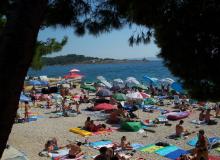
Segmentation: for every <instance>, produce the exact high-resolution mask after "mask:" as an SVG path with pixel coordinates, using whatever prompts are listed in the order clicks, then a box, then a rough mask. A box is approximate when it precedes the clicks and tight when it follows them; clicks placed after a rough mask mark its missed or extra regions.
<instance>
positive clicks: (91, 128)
mask: <svg viewBox="0 0 220 160" xmlns="http://www.w3.org/2000/svg"><path fill="white" fill-rule="evenodd" d="M88 130H89V131H90V132H98V131H105V130H106V125H105V124H98V125H95V124H94V121H93V120H91V121H90V124H89V126H88Z"/></svg>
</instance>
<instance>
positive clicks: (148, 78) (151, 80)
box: [143, 75, 158, 84]
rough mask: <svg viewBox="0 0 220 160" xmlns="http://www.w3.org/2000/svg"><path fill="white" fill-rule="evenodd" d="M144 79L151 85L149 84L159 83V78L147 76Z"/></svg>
mask: <svg viewBox="0 0 220 160" xmlns="http://www.w3.org/2000/svg"><path fill="white" fill-rule="evenodd" d="M143 79H144V80H145V81H146V82H147V83H149V84H157V83H158V79H157V78H151V77H148V76H147V75H145V76H144V77H143Z"/></svg>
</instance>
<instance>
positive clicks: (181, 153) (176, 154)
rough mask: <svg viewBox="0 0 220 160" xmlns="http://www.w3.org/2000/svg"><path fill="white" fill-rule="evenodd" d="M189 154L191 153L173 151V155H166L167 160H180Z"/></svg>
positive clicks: (180, 150) (178, 150)
mask: <svg viewBox="0 0 220 160" xmlns="http://www.w3.org/2000/svg"><path fill="white" fill-rule="evenodd" d="M188 153H189V152H188V151H186V150H183V149H177V150H175V151H173V152H171V153H169V154H167V155H165V157H166V158H169V159H173V160H175V159H177V158H179V157H180V156H181V155H186V154H188Z"/></svg>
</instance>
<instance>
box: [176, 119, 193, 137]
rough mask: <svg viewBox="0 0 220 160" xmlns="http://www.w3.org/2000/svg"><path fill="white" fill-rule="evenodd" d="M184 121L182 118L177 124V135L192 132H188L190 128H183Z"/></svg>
mask: <svg viewBox="0 0 220 160" xmlns="http://www.w3.org/2000/svg"><path fill="white" fill-rule="evenodd" d="M183 123H184V121H183V120H180V121H179V124H177V125H176V136H177V137H181V136H187V135H189V134H190V133H189V132H188V130H186V129H184V128H183V126H182V125H183Z"/></svg>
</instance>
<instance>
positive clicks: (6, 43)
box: [0, 0, 48, 159]
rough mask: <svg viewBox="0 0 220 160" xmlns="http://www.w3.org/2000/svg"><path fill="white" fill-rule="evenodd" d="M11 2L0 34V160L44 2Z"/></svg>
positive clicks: (12, 120) (19, 0)
mask: <svg viewBox="0 0 220 160" xmlns="http://www.w3.org/2000/svg"><path fill="white" fill-rule="evenodd" d="M12 3H14V4H12V5H11V7H10V9H9V10H8V15H7V23H6V26H5V28H4V29H3V31H2V32H1V35H0V70H1V72H0V85H1V88H0V128H1V132H0V159H1V156H2V153H3V151H4V149H5V146H6V144H7V140H8V137H9V134H10V132H11V128H12V126H13V123H14V119H15V116H16V112H17V108H18V102H19V97H20V92H21V90H22V87H23V82H24V78H25V76H26V74H27V71H28V68H29V66H30V64H31V61H32V58H33V51H34V47H35V43H36V39H37V35H38V32H39V28H40V25H41V23H42V21H43V17H44V15H45V11H46V7H47V3H48V0H17V1H12Z"/></svg>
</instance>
